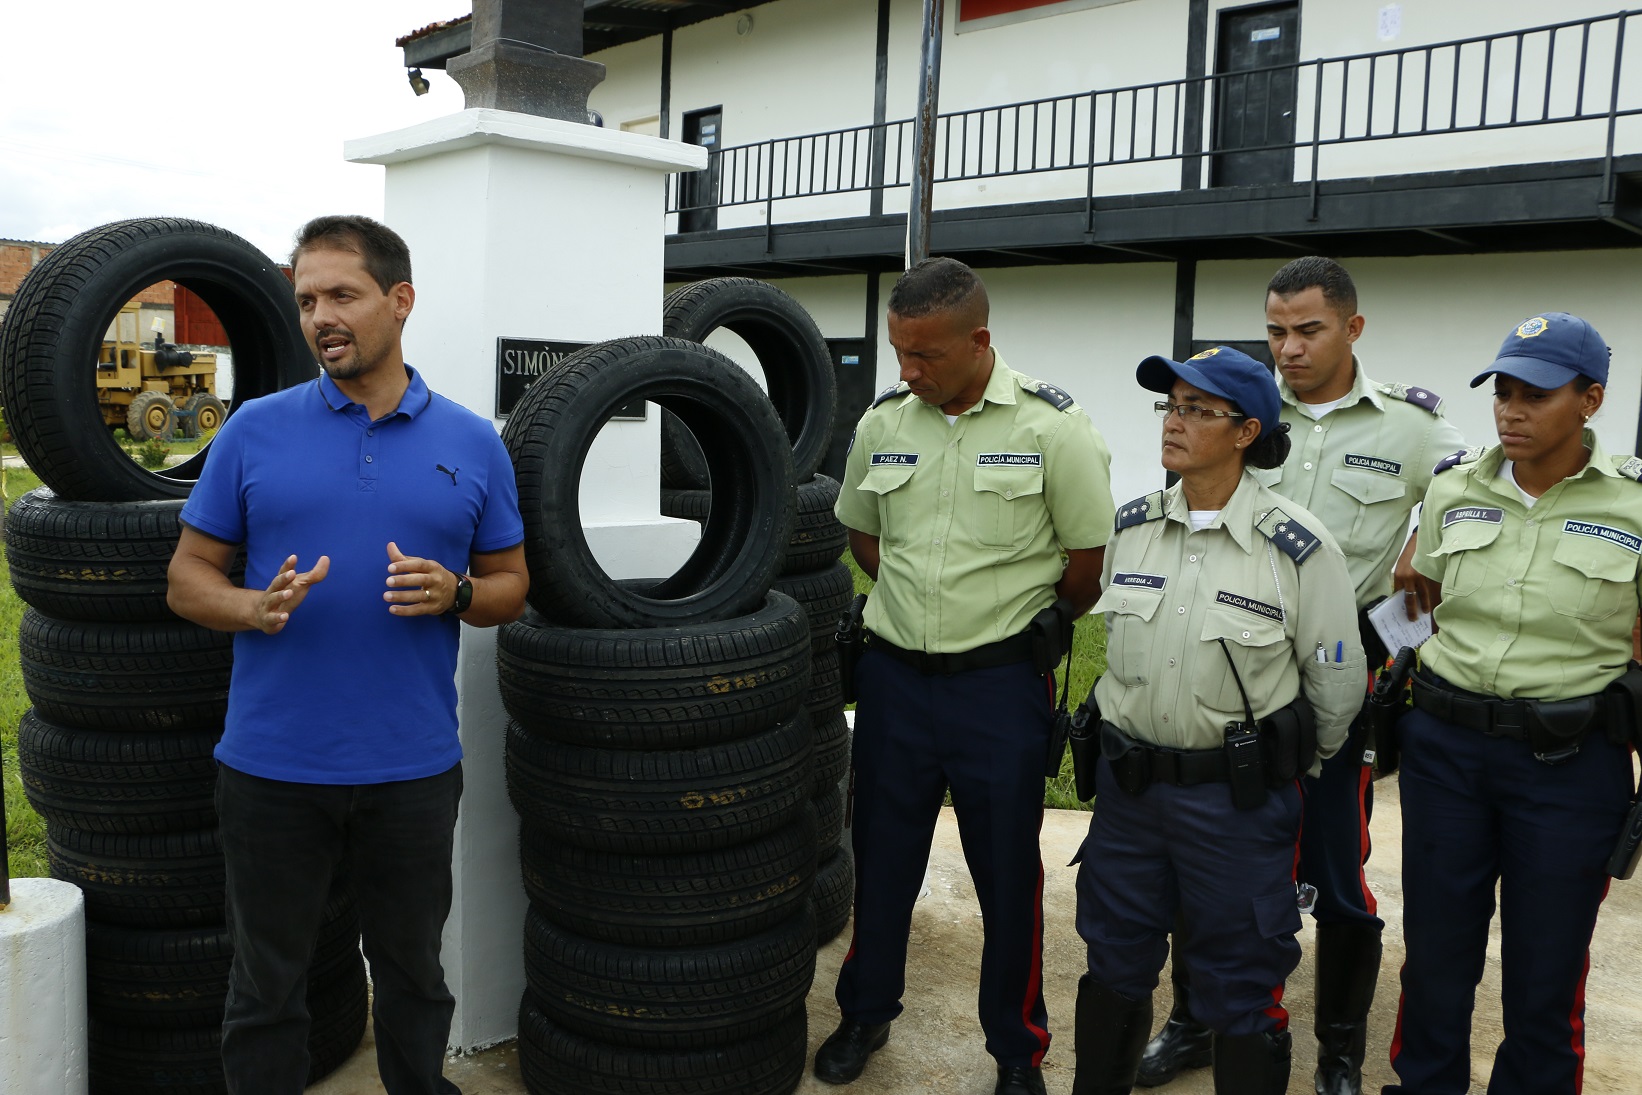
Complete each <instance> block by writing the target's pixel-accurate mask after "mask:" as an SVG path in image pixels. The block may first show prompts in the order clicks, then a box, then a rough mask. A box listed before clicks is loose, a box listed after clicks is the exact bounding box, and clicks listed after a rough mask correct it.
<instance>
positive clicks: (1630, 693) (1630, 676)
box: [1606, 662, 1642, 879]
mask: <svg viewBox="0 0 1642 1095" xmlns="http://www.w3.org/2000/svg"><path fill="white" fill-rule="evenodd" d="M1606 695H1607V697H1608V725H1607V728H1606V729H1607V734H1608V740H1609V741H1611V742H1613V743H1614V744H1615V745H1621V746H1622V745H1631V744H1637V743H1642V665H1638V664H1637V663H1636V662H1632V663H1631V664H1630V665H1629V666H1628V667H1627V668H1626V670H1625V672H1624V674H1623V675H1622V676H1620V678H1619V679H1618V680H1616V681H1614V682H1613V683H1612V684H1610V685H1608V688H1607V691H1606ZM1639 860H1642V794H1639V795H1638V796H1637V800H1636V801H1635V802H1634V803H1632V804H1631V809H1630V812H1629V813H1628V814H1626V815H1625V827H1624V828H1623V829H1621V830H1619V841H1618V843H1616V844H1615V845H1614V850H1613V854H1612V855H1611V856H1609V857H1608V873H1609V874H1610V875H1612V876H1613V877H1614V878H1621V879H1624V878H1630V877H1631V876H1632V875H1634V874H1636V866H1637V863H1638V861H1639Z"/></svg>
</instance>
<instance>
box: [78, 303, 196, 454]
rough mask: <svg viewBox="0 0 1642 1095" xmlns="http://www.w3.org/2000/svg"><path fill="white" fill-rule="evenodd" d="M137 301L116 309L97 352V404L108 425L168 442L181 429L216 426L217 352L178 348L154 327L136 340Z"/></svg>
mask: <svg viewBox="0 0 1642 1095" xmlns="http://www.w3.org/2000/svg"><path fill="white" fill-rule="evenodd" d="M139 307H140V306H139V305H138V303H137V302H136V301H131V302H129V303H128V304H126V305H125V306H124V307H123V308H121V309H120V314H119V315H117V316H115V317H114V322H113V323H111V324H110V325H109V330H108V334H107V335H106V336H105V337H104V339H103V347H102V352H101V353H100V354H99V355H98V357H97V404H98V406H100V407H101V408H102V411H103V421H104V422H105V423H107V424H108V426H109V428H110V429H118V428H120V427H122V426H123V427H124V428H125V430H126V432H127V433H129V434H130V435H131V438H132V440H134V441H147V440H150V439H152V438H158V439H160V440H163V441H169V440H170V439H171V438H172V437H174V436H176V432H177V430H178V429H179V428H180V429H181V430H182V433H183V436H184V437H199V436H201V435H202V434H206V433H209V432H210V431H212V430H214V429H216V428H217V427H218V426H220V425H222V422H223V419H225V418H227V417H228V408H227V407H226V406H224V405H223V402H222V400H220V399H218V398H217V396H216V392H215V388H216V378H217V355H216V354H212V353H199V352H194V351H190V350H179V349H178V348H177V347H175V346H173V345H170V344H168V343H167V342H166V341H165V336H164V335H163V334H162V333H161V332H159V331H158V330H156V331H155V332H154V341H153V343H152V344H145V343H143V342H141V341H140V340H139V335H138V331H137V323H138V311H139Z"/></svg>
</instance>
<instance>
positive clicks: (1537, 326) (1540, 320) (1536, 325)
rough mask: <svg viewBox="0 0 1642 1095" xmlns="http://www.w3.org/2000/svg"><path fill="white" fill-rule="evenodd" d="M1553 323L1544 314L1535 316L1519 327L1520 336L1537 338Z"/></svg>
mask: <svg viewBox="0 0 1642 1095" xmlns="http://www.w3.org/2000/svg"><path fill="white" fill-rule="evenodd" d="M1550 326H1551V324H1550V323H1549V322H1548V321H1547V320H1546V319H1545V317H1544V316H1535V317H1534V318H1533V319H1530V320H1527V321H1526V322H1524V323H1523V325H1522V326H1520V327H1518V328H1517V337H1518V338H1537V337H1538V336H1540V335H1542V334H1544V333H1545V332H1546V330H1548V329H1549V328H1550Z"/></svg>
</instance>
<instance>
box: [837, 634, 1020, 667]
mask: <svg viewBox="0 0 1642 1095" xmlns="http://www.w3.org/2000/svg"><path fill="white" fill-rule="evenodd" d="M867 635H868V638H867V649H868V650H881V651H883V652H884V653H885V654H888V655H889V656H890V657H892V658H894V659H895V660H896V661H898V662H905V663H906V664H907V665H910V666H911V667H912V668H914V669H916V670H917V671H918V672H920V673H922V674H923V675H924V676H926V677H936V676H940V677H950V676H952V675H953V674H954V673H967V672H969V671H970V670H974V669H992V668H995V667H997V666H1000V665H1012V664H1014V663H1015V662H1029V661H1031V660H1032V636H1031V635H1030V634H1028V633H1026V632H1024V631H1023V632H1021V633H1020V634H1019V635H1011V636H1010V637H1009V638H1007V639H1002V640H1000V641H998V642H995V643H987V644H986V645H985V646H977V647H975V648H974V649H972V650H961V651H959V652H958V653H956V654H931V653H929V652H928V651H924V650H907V649H906V648H905V647H900V646H896V645H895V644H894V643H892V642H889V641H888V640H886V639H884V638H883V637H882V636H879V635H874V634H872V633H871V632H870V631H869V632H868V633H867Z"/></svg>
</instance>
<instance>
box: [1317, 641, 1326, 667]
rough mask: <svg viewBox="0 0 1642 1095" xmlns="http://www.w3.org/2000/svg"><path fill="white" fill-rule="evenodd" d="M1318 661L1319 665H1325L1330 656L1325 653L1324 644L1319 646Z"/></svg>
mask: <svg viewBox="0 0 1642 1095" xmlns="http://www.w3.org/2000/svg"><path fill="white" fill-rule="evenodd" d="M1317 661H1318V664H1325V663H1327V661H1328V655H1327V654H1326V653H1324V651H1323V644H1322V643H1318V644H1317Z"/></svg>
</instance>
